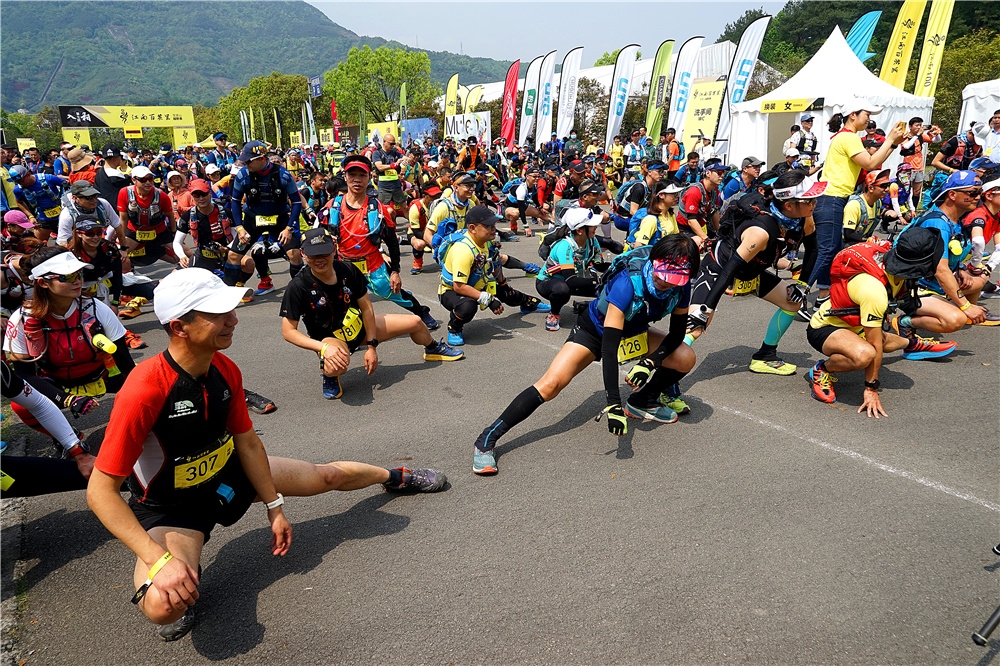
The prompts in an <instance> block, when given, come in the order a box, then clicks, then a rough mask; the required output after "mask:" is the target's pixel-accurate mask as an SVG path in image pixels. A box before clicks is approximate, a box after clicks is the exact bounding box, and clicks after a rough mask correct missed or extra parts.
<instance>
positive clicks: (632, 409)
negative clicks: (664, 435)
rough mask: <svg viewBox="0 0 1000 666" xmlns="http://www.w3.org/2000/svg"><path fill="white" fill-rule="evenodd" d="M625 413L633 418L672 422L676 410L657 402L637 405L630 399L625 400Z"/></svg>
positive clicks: (674, 418)
mask: <svg viewBox="0 0 1000 666" xmlns="http://www.w3.org/2000/svg"><path fill="white" fill-rule="evenodd" d="M625 414H626V415H627V416H631V417H632V418H633V419H642V420H643V421H656V422H657V423H673V422H674V421H676V420H677V412H675V411H674V410H672V409H670V408H669V407H665V406H663V405H661V404H659V403H657V404H655V405H652V406H650V407H638V406H636V405H634V404H632V400H631V399H629V400H626V401H625Z"/></svg>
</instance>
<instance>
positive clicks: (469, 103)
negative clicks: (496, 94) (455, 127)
mask: <svg viewBox="0 0 1000 666" xmlns="http://www.w3.org/2000/svg"><path fill="white" fill-rule="evenodd" d="M482 98H483V87H482V86H474V87H473V88H471V89H470V90H469V94H468V95H466V96H465V104H464V105H463V109H464V111H465V112H466V113H474V112H475V110H476V107H477V106H479V100H481V99H482Z"/></svg>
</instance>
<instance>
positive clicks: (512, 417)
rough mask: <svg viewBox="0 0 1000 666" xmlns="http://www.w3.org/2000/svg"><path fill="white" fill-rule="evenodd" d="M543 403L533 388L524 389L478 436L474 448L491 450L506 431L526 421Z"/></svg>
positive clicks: (543, 400)
mask: <svg viewBox="0 0 1000 666" xmlns="http://www.w3.org/2000/svg"><path fill="white" fill-rule="evenodd" d="M544 403H545V399H544V398H542V394H541V393H539V392H538V389H536V388H535V387H534V386H529V387H528V388H526V389H524V390H523V391H521V393H520V394H519V395H518V396H517V397H516V398H514V400H513V401H512V402H511V403H510V404H509V405H507V409H505V410H503V414H501V415H500V418H498V419H497V420H496V421H494V422H493V423H492V424H490V427H488V428H487V429H486V430H484V431H483V432H481V433H480V434H479V437H478V438H477V439H476V448H477V449H479V450H480V451H489V450H491V449H493V448H494V447H495V446H496V445H497V442H498V441H499V440H500V438H501V437H503V436H504V435H505V434H506V433H507V431H508V430H510V429H511V428H513V427H514V426H516V425H517V424H518V423H520V422H521V421H524V420H525V419H527V418H528V417H529V416H531V415H532V414H533V413H534V411H535V410H536V409H538V408H539V407H541V406H542V404H544Z"/></svg>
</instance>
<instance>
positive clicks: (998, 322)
mask: <svg viewBox="0 0 1000 666" xmlns="http://www.w3.org/2000/svg"><path fill="white" fill-rule="evenodd" d="M980 307H982V306H980ZM983 309H984V310H986V308H983ZM965 325H966V326H1000V314H995V313H993V312H990V311H989V310H986V319H985V320H984V321H981V322H979V323H978V324H973V323H972V320H971V319H968V318H967V319H966V320H965Z"/></svg>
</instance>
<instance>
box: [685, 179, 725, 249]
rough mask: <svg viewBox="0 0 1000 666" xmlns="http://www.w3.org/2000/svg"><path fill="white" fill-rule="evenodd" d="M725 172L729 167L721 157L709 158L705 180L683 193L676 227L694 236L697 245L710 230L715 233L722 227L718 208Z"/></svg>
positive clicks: (705, 238) (706, 236)
mask: <svg viewBox="0 0 1000 666" xmlns="http://www.w3.org/2000/svg"><path fill="white" fill-rule="evenodd" d="M726 171H728V168H727V167H726V165H725V164H723V162H722V160H720V159H711V160H709V161H708V162H707V163H706V164H705V175H704V176H703V177H702V179H701V180H699V181H698V182H697V183H695V184H694V185H690V186H688V188H687V189H686V190H684V194H682V195H681V205H680V209H679V210H678V211H677V227H678V228H679V229H680V232H681V233H682V234H685V235H687V236H690V237H691V238H693V239H694V242H695V243H697V244H698V247H701V246H702V245H703V244H704V243H705V241H707V240H708V236H709V232H710V230H711V232H713V233H714V231H715V230H716V229H718V228H719V209H720V208H722V195H721V194H719V186H720V185H721V184H722V178H723V176H724V175H725V173H726Z"/></svg>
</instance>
